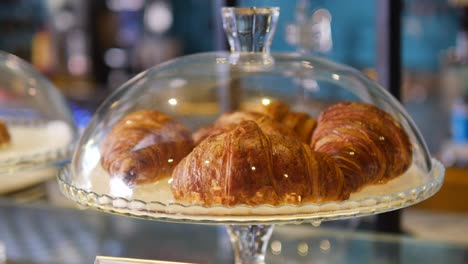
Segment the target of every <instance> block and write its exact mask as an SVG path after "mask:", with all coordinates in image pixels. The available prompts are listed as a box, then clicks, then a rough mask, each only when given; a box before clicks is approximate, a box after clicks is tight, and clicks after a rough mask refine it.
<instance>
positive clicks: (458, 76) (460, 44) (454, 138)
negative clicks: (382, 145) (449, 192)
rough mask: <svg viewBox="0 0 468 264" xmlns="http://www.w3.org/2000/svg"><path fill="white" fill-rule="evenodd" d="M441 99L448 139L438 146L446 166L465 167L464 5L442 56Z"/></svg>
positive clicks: (467, 18)
mask: <svg viewBox="0 0 468 264" xmlns="http://www.w3.org/2000/svg"><path fill="white" fill-rule="evenodd" d="M443 59H444V61H443V65H444V69H443V71H442V74H443V78H442V81H443V88H444V89H443V93H442V102H443V105H444V109H445V111H446V112H447V113H448V116H450V138H449V140H447V142H446V143H445V144H444V146H443V148H442V160H443V162H444V163H445V164H446V165H449V166H463V167H466V166H468V7H462V8H461V10H460V29H459V32H458V34H457V41H456V47H455V48H453V49H451V50H449V51H447V52H446V54H445V56H444V58H443Z"/></svg>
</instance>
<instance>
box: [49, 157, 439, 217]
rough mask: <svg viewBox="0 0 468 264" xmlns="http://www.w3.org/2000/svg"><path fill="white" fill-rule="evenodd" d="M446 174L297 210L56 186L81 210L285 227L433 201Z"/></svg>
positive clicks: (65, 179) (406, 178)
mask: <svg viewBox="0 0 468 264" xmlns="http://www.w3.org/2000/svg"><path fill="white" fill-rule="evenodd" d="M444 174H445V169H444V167H443V166H442V164H441V163H440V162H439V161H437V160H435V159H432V170H431V171H430V174H429V175H421V174H420V173H418V171H417V170H415V169H414V168H411V169H410V170H408V171H407V172H406V173H405V174H403V175H401V176H400V177H398V178H396V179H394V180H392V181H390V182H388V183H386V184H382V185H372V186H367V187H365V188H363V189H362V190H361V191H359V192H357V193H354V194H352V195H351V197H350V199H349V200H346V201H342V202H328V203H323V204H311V203H306V204H302V205H297V206H295V205H282V206H270V205H260V206H246V205H239V206H234V207H224V206H212V207H206V206H200V205H189V204H182V203H177V202H172V201H171V200H170V199H169V200H151V199H145V200H141V199H126V198H123V197H114V196H110V195H107V194H99V193H96V192H93V191H89V190H86V189H85V188H78V187H76V186H74V185H72V184H71V182H72V179H71V175H70V170H69V166H66V167H64V168H63V169H62V170H61V171H60V173H59V175H58V181H59V186H60V190H61V191H62V193H63V194H64V195H65V196H67V197H68V198H69V199H71V200H73V201H75V202H77V203H79V204H81V205H83V206H88V207H91V208H95V209H98V210H101V211H104V212H109V213H115V214H121V215H126V216H133V217H139V218H145V219H153V220H159V221H170V222H185V223H204V224H281V223H283V224H286V223H302V222H321V221H328V220H336V219H345V218H352V217H358V216H365V215H371V214H377V213H383V212H387V211H391V210H396V209H399V208H403V207H407V206H410V205H412V204H415V203H418V202H420V201H423V200H425V199H427V198H429V197H431V196H432V195H434V194H435V193H436V192H437V191H438V190H439V189H440V187H441V186H442V183H443V180H444ZM384 190H385V191H384ZM153 193H155V192H154V191H153ZM379 193H380V194H381V193H385V195H379ZM142 197H145V196H142Z"/></svg>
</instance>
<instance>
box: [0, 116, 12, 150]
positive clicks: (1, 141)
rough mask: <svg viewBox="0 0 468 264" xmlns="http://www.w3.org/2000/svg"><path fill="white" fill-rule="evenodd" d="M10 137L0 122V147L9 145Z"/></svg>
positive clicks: (5, 127) (3, 124) (4, 125)
mask: <svg viewBox="0 0 468 264" xmlns="http://www.w3.org/2000/svg"><path fill="white" fill-rule="evenodd" d="M10 140H11V137H10V133H8V129H7V126H6V124H5V123H4V122H3V121H1V120H0V147H1V146H3V145H6V144H8V143H10Z"/></svg>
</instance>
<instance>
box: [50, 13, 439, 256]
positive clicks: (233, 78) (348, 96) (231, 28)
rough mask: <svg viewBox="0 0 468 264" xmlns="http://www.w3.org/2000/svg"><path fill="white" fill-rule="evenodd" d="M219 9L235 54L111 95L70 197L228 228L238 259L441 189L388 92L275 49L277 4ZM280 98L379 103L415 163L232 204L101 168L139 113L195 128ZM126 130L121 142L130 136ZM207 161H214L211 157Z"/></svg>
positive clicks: (161, 68)
mask: <svg viewBox="0 0 468 264" xmlns="http://www.w3.org/2000/svg"><path fill="white" fill-rule="evenodd" d="M222 15H223V18H224V21H223V22H224V28H225V29H226V33H227V36H228V40H229V43H230V45H231V52H211V53H203V54H196V55H191V56H186V57H182V58H179V59H176V60H174V61H170V62H167V63H164V64H162V65H158V66H155V67H153V68H151V69H149V70H147V71H145V72H143V73H141V74H139V75H137V76H136V77H135V78H133V79H132V80H130V81H128V82H127V83H126V84H124V85H123V86H122V87H121V88H120V89H118V90H116V91H115V92H114V93H113V94H112V95H111V96H110V97H109V98H107V99H106V101H105V102H104V103H103V104H102V105H101V106H100V108H99V109H98V111H97V112H96V114H95V115H94V117H93V119H92V120H91V122H90V124H89V126H88V127H87V128H86V130H85V131H84V133H83V136H82V137H81V139H80V141H79V143H78V147H77V149H76V151H75V154H74V157H73V160H72V163H71V164H70V165H69V166H67V167H65V168H64V169H63V170H61V172H60V173H59V175H58V181H59V185H60V190H61V191H62V193H63V194H64V195H65V196H66V197H68V198H69V199H71V200H73V201H75V202H76V203H78V204H80V205H83V206H87V207H90V208H94V209H97V210H101V211H104V212H109V213H114V214H120V215H125V216H132V217H138V218H144V219H149V220H157V221H171V222H180V223H197V224H219V225H227V227H228V232H229V234H230V236H231V240H232V243H233V245H234V250H235V253H236V263H264V256H265V249H266V245H267V243H268V240H269V238H270V235H271V233H272V230H273V225H275V224H290V223H294V224H298V223H306V222H312V223H315V224H317V223H320V222H322V221H329V220H336V219H345V218H352V217H358V216H364V215H371V214H378V213H382V212H387V211H391V210H396V209H399V208H403V207H406V206H410V205H412V204H415V203H418V202H420V201H422V200H424V199H427V198H428V197H430V196H432V195H433V194H434V193H436V192H437V191H438V190H439V189H440V187H441V186H442V183H443V179H444V173H445V172H444V167H443V166H442V165H441V164H440V163H439V162H438V161H437V160H434V159H432V158H431V156H430V154H429V151H428V149H427V147H426V145H425V143H424V140H423V138H422V137H421V134H420V133H419V131H418V129H417V127H416V126H415V125H414V122H413V121H412V119H411V118H410V116H409V115H408V114H407V113H406V111H405V110H404V108H403V107H402V106H401V105H400V104H399V102H398V101H397V100H395V98H393V97H392V96H391V95H390V94H389V93H388V92H387V91H386V90H385V89H383V88H382V87H381V86H379V85H378V84H377V83H375V82H373V81H371V80H370V79H368V78H366V77H365V76H364V75H362V74H361V73H359V72H358V71H356V70H354V69H351V68H349V67H347V66H344V65H339V64H336V63H333V62H330V61H328V60H324V59H321V58H318V57H315V56H310V55H304V54H280V53H270V52H269V46H270V44H271V41H272V37H273V34H274V31H275V26H276V22H277V19H278V16H279V9H278V8H224V9H223V10H222ZM273 101H281V102H283V103H285V104H286V105H288V106H289V107H290V108H291V109H294V110H295V111H301V112H305V113H307V114H309V115H311V116H317V115H318V114H319V112H320V111H321V110H322V109H324V108H325V107H327V106H328V105H331V104H333V103H336V102H340V101H360V102H366V103H368V104H372V105H374V106H376V107H378V108H380V109H382V110H384V111H385V112H387V113H388V114H389V115H391V116H392V117H393V118H394V119H395V120H397V121H398V122H399V124H400V125H401V127H402V129H403V130H405V132H406V133H407V135H408V137H409V140H410V144H411V148H412V164H411V166H410V167H409V169H408V170H407V171H406V172H405V173H404V174H402V175H400V176H399V177H397V178H395V179H393V180H391V181H388V182H387V183H385V184H376V185H367V186H365V187H364V188H362V189H361V190H360V191H358V192H355V193H352V194H351V196H350V198H349V199H347V200H345V201H339V202H326V203H321V204H314V203H303V204H301V205H288V204H285V205H280V206H272V205H266V204H265V205H258V206H248V205H236V206H231V207H228V206H202V205H196V204H190V203H184V202H180V201H177V200H176V199H175V198H174V196H173V195H172V192H171V189H170V182H171V178H170V175H168V177H167V178H162V179H160V180H158V181H156V182H153V183H148V184H142V185H136V186H130V185H128V184H126V183H125V182H124V181H123V180H122V179H121V175H110V173H109V172H108V171H106V170H105V169H104V168H103V167H102V165H101V161H102V160H101V159H102V154H101V147H102V145H103V141H104V139H105V138H106V135H107V134H108V133H109V131H110V130H111V129H112V128H113V127H114V125H115V124H116V123H117V122H118V121H119V120H121V119H122V118H123V117H124V116H126V115H127V114H129V113H131V112H133V111H137V110H141V109H154V110H158V111H160V112H163V113H166V114H167V115H169V116H171V117H173V118H175V119H176V120H178V121H180V122H181V123H182V124H183V125H185V126H186V127H187V128H188V130H190V131H192V132H194V131H196V130H197V129H199V128H202V127H206V126H207V125H208V124H210V123H212V122H213V121H214V120H216V118H217V117H219V116H220V115H221V114H223V113H225V112H229V111H234V110H237V109H249V108H250V107H256V106H258V105H269V104H270V103H271V102H273ZM127 122H128V121H127ZM132 122H134V121H130V123H126V124H130V125H132V124H134V123H132ZM171 132H172V131H171ZM127 136H128V135H127V134H124V137H123V138H121V139H125V140H128V141H130V139H128V137H127ZM381 138H382V139H379V140H385V139H384V138H383V137H381ZM140 143H142V142H137V145H135V146H133V145H132V148H137V146H140ZM132 151H133V149H132ZM395 153H396V152H395ZM354 154H355V153H352V154H350V155H354ZM395 155H397V154H395ZM173 161H174V160H173V159H172V158H169V159H168V160H167V162H168V163H172V162H173ZM164 162H165V160H164ZM260 162H261V161H260ZM206 164H208V165H206V166H211V165H210V164H211V163H210V162H209V161H206ZM260 165H261V164H260ZM261 168H262V167H261V166H260V167H257V169H256V168H255V167H250V165H249V167H248V168H239V169H244V171H245V169H247V170H248V171H250V170H252V171H255V170H256V172H258V171H259V170H261ZM153 169H154V168H153ZM282 173H283V172H282ZM252 175H253V173H252ZM285 175H287V174H285ZM288 177H289V176H286V178H288Z"/></svg>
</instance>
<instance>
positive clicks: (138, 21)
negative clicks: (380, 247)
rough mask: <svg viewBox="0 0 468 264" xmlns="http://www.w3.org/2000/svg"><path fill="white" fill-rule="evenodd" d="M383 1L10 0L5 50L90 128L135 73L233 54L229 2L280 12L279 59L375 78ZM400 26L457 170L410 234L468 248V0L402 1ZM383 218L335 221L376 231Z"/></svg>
mask: <svg viewBox="0 0 468 264" xmlns="http://www.w3.org/2000/svg"><path fill="white" fill-rule="evenodd" d="M377 2H378V0H346V1H344V0H290V1H271V0H270V1H268V0H255V1H253V0H205V1H200V0H82V1H73V0H2V1H0V36H1V37H0V50H2V51H5V52H8V53H12V54H15V55H17V56H19V57H21V58H23V59H24V60H26V61H28V62H30V63H31V64H32V65H33V66H34V67H35V68H36V69H38V70H39V71H40V72H41V73H43V74H44V75H45V76H47V77H48V78H49V79H50V80H51V81H52V82H53V83H54V84H55V85H56V86H57V87H58V88H59V89H60V91H61V92H62V93H63V94H64V95H65V97H66V98H67V100H68V102H69V104H70V105H71V107H72V110H73V114H74V117H75V120H76V122H77V124H78V126H79V127H80V128H81V129H83V128H84V127H85V126H86V125H87V123H88V122H89V120H90V118H91V116H92V114H93V112H94V111H95V110H96V108H97V107H98V106H99V104H100V103H101V102H102V101H103V100H104V99H105V98H106V97H107V96H108V95H109V94H110V93H112V92H113V91H114V90H115V89H117V88H118V87H119V86H120V85H121V84H123V83H124V82H125V81H127V80H128V79H130V78H132V77H133V76H134V75H136V74H137V73H139V72H141V71H143V70H145V69H148V68H150V67H152V66H154V65H157V64H159V63H162V62H165V61H168V60H171V59H173V58H175V57H178V56H182V55H187V54H192V53H198V52H206V51H213V50H227V49H228V45H227V42H226V38H225V35H224V32H223V29H222V23H221V17H220V11H219V9H220V7H222V6H252V5H256V6H263V5H264V6H268V5H276V6H279V7H280V8H281V15H280V18H279V22H278V27H277V32H276V36H275V38H274V41H273V44H272V52H303V53H313V54H316V55H318V56H323V57H326V58H329V59H331V60H333V61H337V62H340V63H344V64H347V65H350V66H352V67H354V68H356V69H358V70H360V71H362V72H364V73H365V74H367V75H368V76H369V77H370V78H373V79H377V78H378V76H377V70H376V67H377V66H376V63H377V58H376V57H377V50H378V47H377V44H376V43H378V41H377V40H378V39H379V37H381V36H380V35H379V34H381V33H382V32H380V31H379V30H378V28H377V23H376V21H377V20H378V17H377V15H378V12H376V10H377ZM400 22H401V27H400V29H401V30H400V35H401V63H402V65H401V76H402V84H401V87H400V91H401V100H402V102H403V104H404V106H405V107H406V109H407V110H408V112H409V113H410V115H411V116H412V117H413V119H414V120H415V122H416V123H417V125H418V127H419V128H420V130H421V132H422V134H423V135H424V137H425V139H426V142H427V144H428V147H429V149H430V151H431V152H432V154H433V155H434V156H435V157H437V158H439V159H440V160H442V161H443V163H444V164H445V165H446V166H447V176H446V181H445V184H444V186H443V188H442V190H441V191H440V192H439V193H438V194H437V195H436V196H435V197H433V198H431V199H429V200H427V201H425V202H423V203H421V204H419V205H417V206H415V207H414V209H413V207H412V209H410V210H407V211H405V214H404V215H403V220H402V221H403V222H402V223H403V227H404V230H405V232H409V233H411V234H414V235H419V236H420V237H424V238H434V239H441V240H446V241H451V242H457V243H465V244H468V239H467V238H464V237H463V236H464V235H463V234H466V233H467V232H468V216H467V215H468V214H467V213H468V203H466V202H465V201H466V200H467V199H468V64H467V63H468V1H461V0H459V1H456V0H404V1H402V7H401V12H400ZM57 197H59V196H57ZM49 198H50V197H49ZM56 199H58V200H60V199H64V198H56ZM373 221H374V220H373V218H369V219H359V220H357V221H347V222H339V223H338V224H336V225H342V226H345V227H349V228H362V229H366V228H369V229H371V228H372V223H373ZM440 221H444V223H446V225H443V226H442V225H437V223H440ZM450 226H451V227H453V228H452V229H448V228H449V227H450ZM461 230H465V231H466V232H461ZM0 262H1V261H0Z"/></svg>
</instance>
